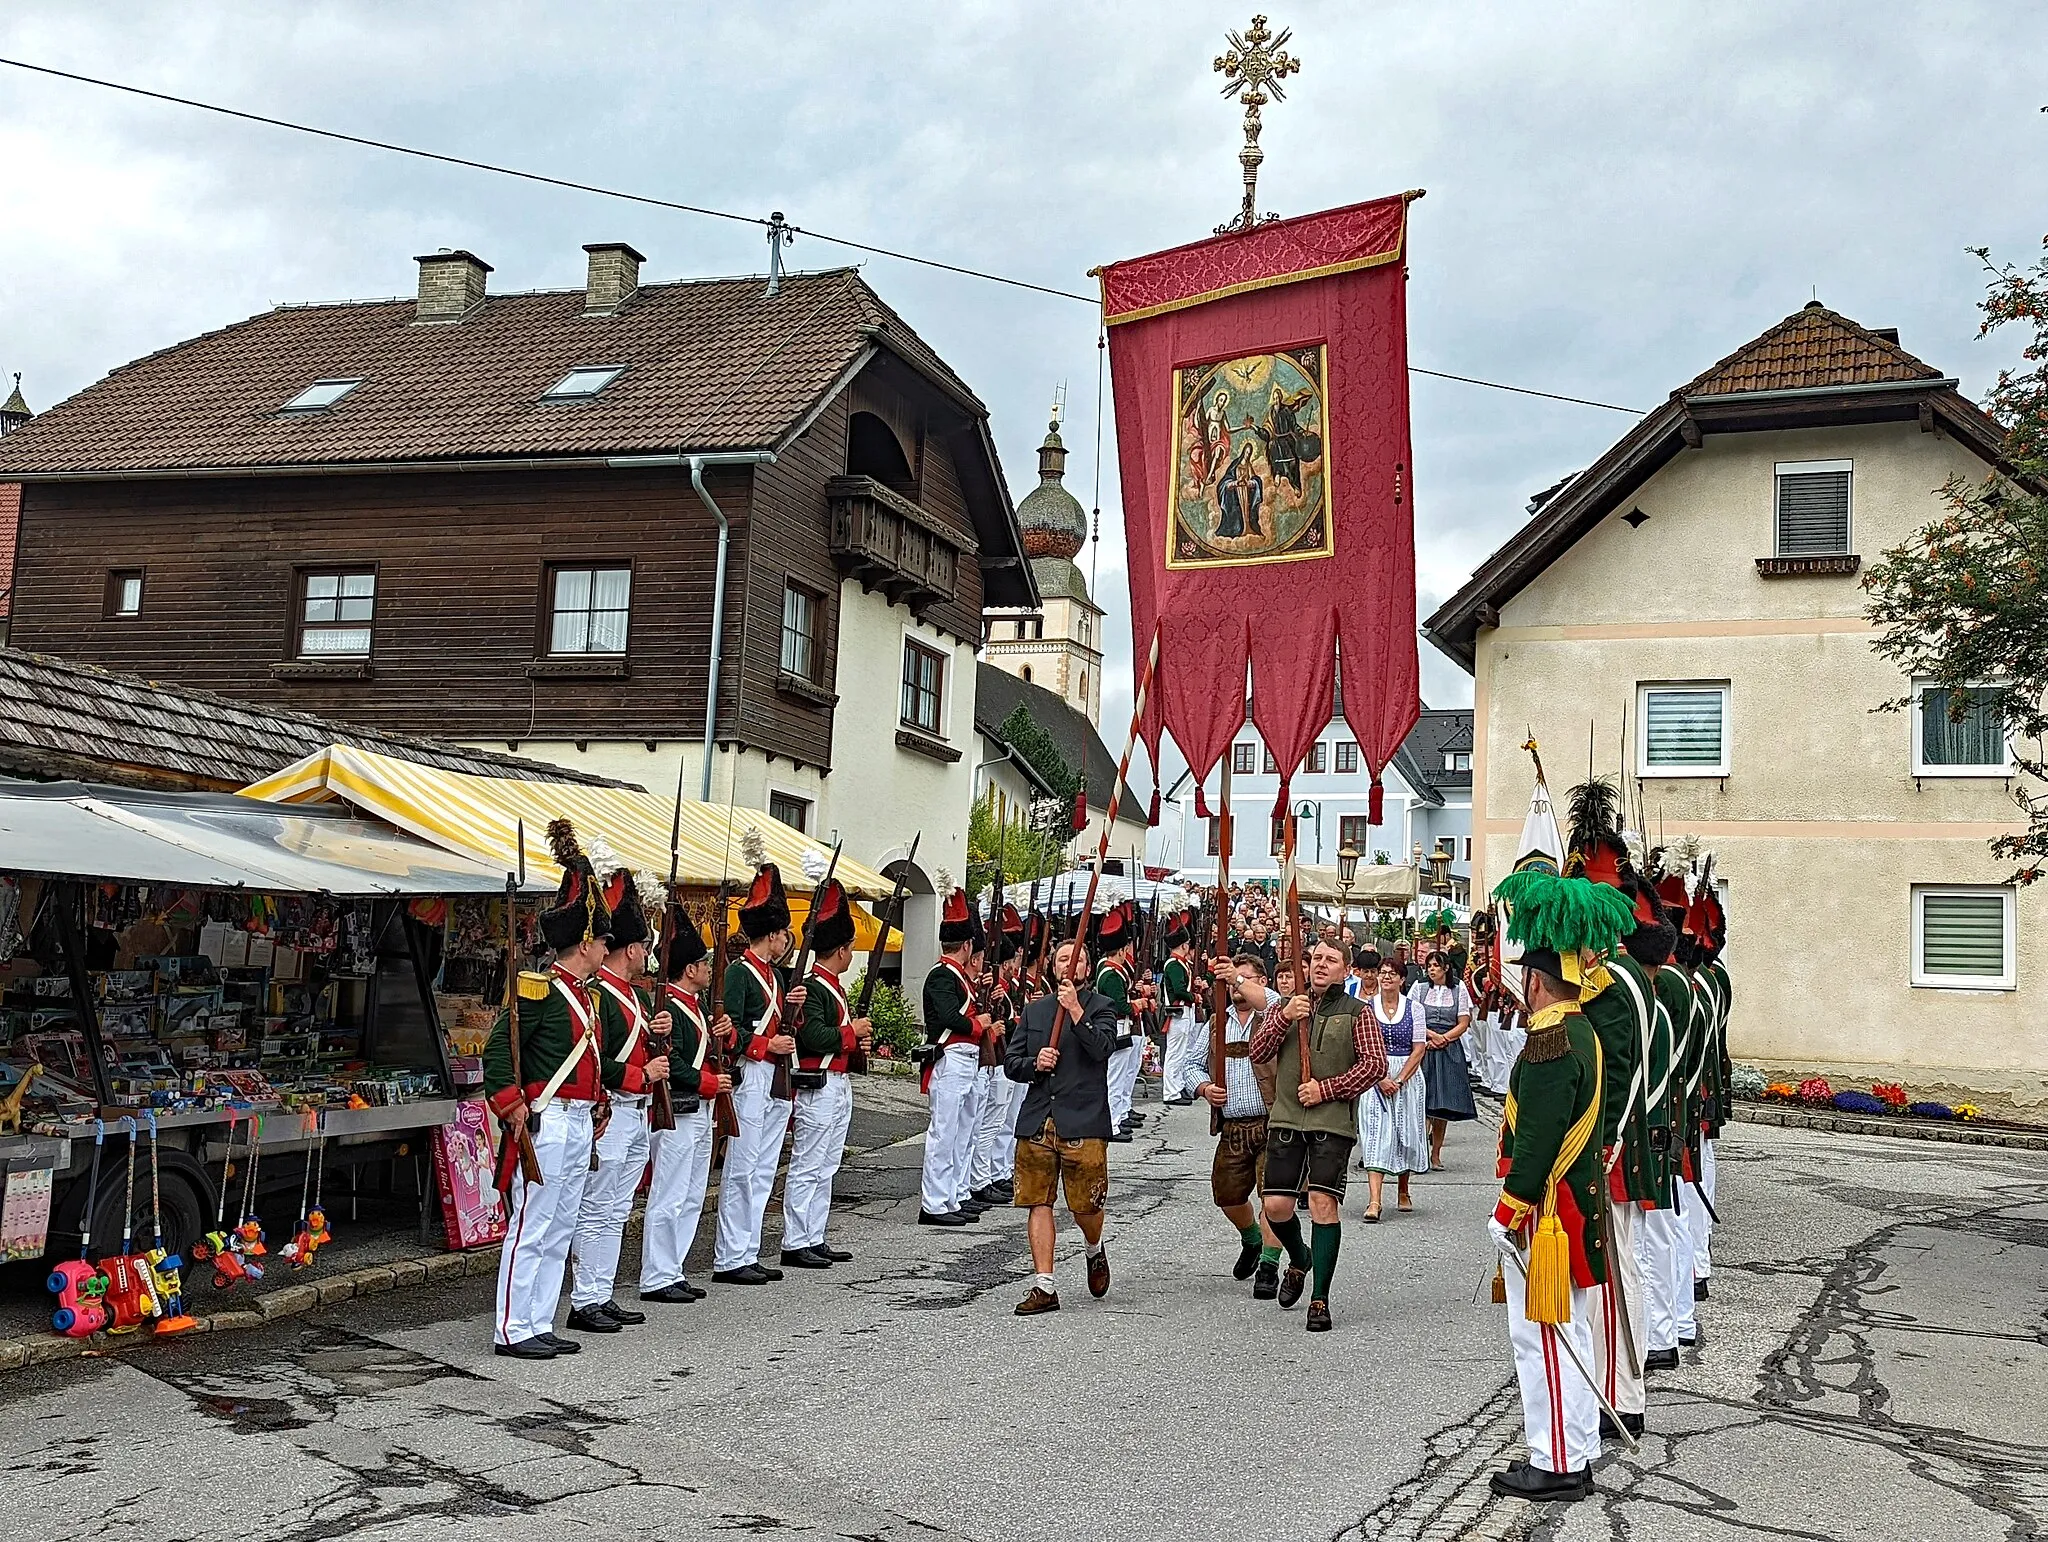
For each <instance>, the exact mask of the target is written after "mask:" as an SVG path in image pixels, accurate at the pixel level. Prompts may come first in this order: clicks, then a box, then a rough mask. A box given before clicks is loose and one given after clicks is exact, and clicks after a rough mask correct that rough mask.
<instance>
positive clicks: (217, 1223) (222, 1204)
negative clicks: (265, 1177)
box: [192, 1108, 241, 1285]
mask: <svg viewBox="0 0 2048 1542" xmlns="http://www.w3.org/2000/svg"><path fill="white" fill-rule="evenodd" d="M240 1118H241V1115H240V1114H238V1113H236V1112H235V1110H234V1109H233V1108H230V1109H229V1110H228V1144H227V1151H226V1153H225V1154H224V1155H223V1156H222V1157H221V1159H220V1188H219V1189H218V1190H217V1191H216V1194H217V1198H216V1199H215V1202H214V1211H213V1230H212V1231H210V1232H208V1233H207V1234H206V1235H205V1236H203V1237H201V1238H200V1239H199V1240H198V1241H197V1242H195V1243H193V1244H192V1262H194V1263H195V1264H204V1263H211V1262H212V1261H213V1260H215V1259H217V1258H219V1257H220V1256H221V1255H222V1254H224V1253H226V1252H227V1251H228V1245H227V1225H228V1180H229V1179H230V1178H232V1177H234V1175H235V1125H236V1123H237V1122H238V1121H239V1120H240ZM214 1283H215V1284H216V1285H218V1284H219V1283H220V1282H219V1281H218V1280H216V1281H215V1282H214Z"/></svg>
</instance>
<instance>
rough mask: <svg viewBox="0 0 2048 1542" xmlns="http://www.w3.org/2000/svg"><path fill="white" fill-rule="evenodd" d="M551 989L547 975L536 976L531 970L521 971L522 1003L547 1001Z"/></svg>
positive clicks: (520, 989)
mask: <svg viewBox="0 0 2048 1542" xmlns="http://www.w3.org/2000/svg"><path fill="white" fill-rule="evenodd" d="M550 987H551V982H550V981H549V979H548V977H547V976H546V975H544V974H536V973H535V972H534V971H533V970H531V969H522V970H520V971H519V999H520V1000H521V1001H545V1000H547V999H548V991H549V989H550Z"/></svg>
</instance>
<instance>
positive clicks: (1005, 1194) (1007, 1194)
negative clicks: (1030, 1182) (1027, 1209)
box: [988, 1178, 1017, 1205]
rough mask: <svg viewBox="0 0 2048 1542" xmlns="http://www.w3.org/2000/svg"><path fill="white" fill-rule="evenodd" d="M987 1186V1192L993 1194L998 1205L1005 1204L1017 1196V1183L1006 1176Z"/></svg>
mask: <svg viewBox="0 0 2048 1542" xmlns="http://www.w3.org/2000/svg"><path fill="white" fill-rule="evenodd" d="M988 1188H989V1192H990V1193H991V1194H993V1195H995V1197H996V1203H997V1204H999V1205H1007V1204H1008V1203H1010V1201H1011V1200H1013V1199H1015V1198H1016V1197H1017V1185H1016V1184H1014V1183H1012V1182H1011V1181H1010V1180H1009V1179H1008V1178H998V1179H996V1181H995V1182H994V1183H991V1184H990V1185H989V1186H988Z"/></svg>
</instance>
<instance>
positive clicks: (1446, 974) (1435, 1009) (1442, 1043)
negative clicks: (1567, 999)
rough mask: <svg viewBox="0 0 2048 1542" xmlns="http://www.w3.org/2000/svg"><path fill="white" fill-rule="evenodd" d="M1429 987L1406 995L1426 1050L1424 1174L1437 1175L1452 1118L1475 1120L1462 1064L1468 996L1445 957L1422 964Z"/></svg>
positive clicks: (1469, 1084) (1468, 1072)
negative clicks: (1420, 1022) (1418, 1010)
mask: <svg viewBox="0 0 2048 1542" xmlns="http://www.w3.org/2000/svg"><path fill="white" fill-rule="evenodd" d="M1423 967H1424V968H1426V969H1427V970H1428V971H1429V983H1428V984H1426V985H1418V986H1416V987H1415V989H1414V990H1412V991H1411V992H1409V995H1410V996H1411V997H1412V998H1413V999H1414V1000H1415V1001H1416V1002H1417V1003H1418V1004H1419V1005H1420V1006H1421V1007H1422V1012H1423V1019H1424V1022H1425V1024H1426V1025H1427V1027H1428V1042H1429V1049H1428V1052H1427V1053H1426V1054H1424V1056H1423V1057H1422V1086H1423V1101H1424V1105H1425V1107H1426V1108H1427V1110H1428V1113H1429V1170H1430V1171H1431V1172H1441V1171H1443V1165H1444V1134H1445V1132H1446V1131H1448V1130H1449V1129H1450V1122H1451V1121H1452V1120H1453V1119H1476V1118H1478V1117H1479V1110H1478V1109H1477V1108H1475V1107H1473V1104H1472V1069H1471V1066H1470V1065H1469V1064H1468V1063H1467V1062H1466V1059H1465V1044H1464V1039H1465V1033H1466V1030H1467V1029H1469V1028H1470V1027H1471V1026H1472V997H1471V995H1470V994H1469V993H1468V992H1467V991H1466V989H1465V982H1464V981H1462V980H1460V979H1458V978H1457V977H1456V974H1455V973H1454V972H1453V970H1452V969H1451V960H1450V955H1448V954H1446V953H1432V954H1430V955H1429V957H1428V958H1427V959H1425V960H1424V961H1423Z"/></svg>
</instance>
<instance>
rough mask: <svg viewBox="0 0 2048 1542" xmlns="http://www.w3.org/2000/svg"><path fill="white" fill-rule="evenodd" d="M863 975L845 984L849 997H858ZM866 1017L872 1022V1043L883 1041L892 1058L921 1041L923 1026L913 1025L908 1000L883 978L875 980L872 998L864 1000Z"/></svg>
mask: <svg viewBox="0 0 2048 1542" xmlns="http://www.w3.org/2000/svg"><path fill="white" fill-rule="evenodd" d="M866 978H867V976H866V975H861V976H860V977H859V978H858V979H855V980H854V981H853V982H852V983H851V984H849V985H848V986H847V988H846V996H847V999H848V1000H849V1001H858V1000H860V992H861V982H862V981H863V980H865V979H866ZM868 1021H870V1022H871V1023H873V1024H874V1025H875V1043H876V1045H877V1046H881V1045H884V1044H886V1045H887V1046H888V1047H889V1050H890V1052H891V1054H892V1056H893V1057H894V1058H895V1059H898V1060H901V1059H903V1058H904V1057H905V1056H907V1055H908V1054H909V1053H910V1052H911V1050H912V1049H914V1048H916V1047H917V1046H918V1045H919V1044H921V1043H923V1042H924V1030H923V1029H921V1028H919V1027H918V1026H917V1014H916V1013H914V1012H912V1011H911V1010H910V1003H909V1002H908V1001H905V1000H904V999H903V992H901V991H899V990H898V989H896V987H895V986H893V985H891V984H890V983H889V982H888V981H887V980H877V981H876V982H875V999H874V1000H873V1001H871V1002H869V1003H868Z"/></svg>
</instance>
